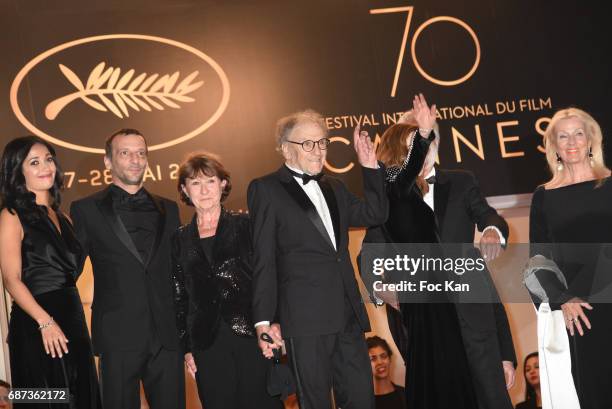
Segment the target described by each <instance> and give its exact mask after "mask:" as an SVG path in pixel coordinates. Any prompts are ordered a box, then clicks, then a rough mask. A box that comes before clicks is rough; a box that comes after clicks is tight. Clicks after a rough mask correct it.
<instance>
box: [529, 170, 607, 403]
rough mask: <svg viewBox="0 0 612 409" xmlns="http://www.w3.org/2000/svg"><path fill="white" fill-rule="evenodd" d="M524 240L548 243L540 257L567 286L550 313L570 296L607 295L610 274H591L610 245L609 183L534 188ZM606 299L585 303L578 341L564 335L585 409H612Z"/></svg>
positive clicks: (579, 396)
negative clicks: (556, 269)
mask: <svg viewBox="0 0 612 409" xmlns="http://www.w3.org/2000/svg"><path fill="white" fill-rule="evenodd" d="M529 240H530V242H531V243H532V247H536V248H537V247H538V246H537V244H538V243H546V244H548V243H551V244H552V246H540V247H541V248H542V249H544V251H546V248H548V249H549V254H543V255H546V256H549V257H551V258H552V259H553V260H554V261H555V263H556V264H557V266H558V267H559V269H560V270H561V272H562V273H563V275H564V276H565V279H566V281H567V285H568V290H566V291H564V293H563V294H562V295H561V298H560V299H559V300H557V301H558V302H557V303H554V302H551V308H553V309H560V303H562V302H565V301H567V300H569V299H570V298H573V297H579V298H582V299H584V300H589V297H591V296H597V295H598V294H599V295H601V292H602V291H603V290H605V289H606V288H607V290H608V291H609V289H610V283H611V281H612V271H610V270H609V269H607V268H606V269H601V268H598V274H597V275H596V274H594V272H595V262H596V261H597V262H598V263H600V262H601V261H602V259H601V256H600V254H602V250H603V253H606V252H607V253H609V250H610V246H611V245H610V243H612V180H610V178H606V179H604V180H603V183H602V184H601V185H598V183H597V182H596V181H588V182H583V183H576V184H573V185H569V186H564V187H561V188H557V189H550V190H546V189H544V188H543V187H539V188H538V189H537V190H536V191H535V192H534V194H533V199H532V204H531V215H530V220H529ZM601 244H605V245H604V246H601ZM533 251H534V250H532V252H533ZM604 257H606V258H608V259H610V257H609V255H604ZM608 263H609V262H608ZM602 273H604V274H602ZM547 292H548V291H547ZM607 298H608V299H605V300H601V299H600V301H603V302H599V303H591V305H592V306H593V310H592V311H589V310H585V315H586V316H587V317H588V319H589V320H590V322H591V325H592V329H591V330H589V329H585V334H584V336H580V335H579V334H578V333H576V334H575V335H574V336H573V337H572V336H570V354H571V358H572V375H573V378H574V383H575V385H576V391H577V393H578V399H579V400H580V406H581V407H582V408H585V409H604V408H605V409H609V408H612V392H611V390H610V388H611V387H612V370H611V369H610V363H611V362H612V352H611V349H610V346H611V345H612V304H611V303H612V299H610V297H607ZM568 336H569V333H568Z"/></svg>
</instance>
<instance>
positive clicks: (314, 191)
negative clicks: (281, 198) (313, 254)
mask: <svg viewBox="0 0 612 409" xmlns="http://www.w3.org/2000/svg"><path fill="white" fill-rule="evenodd" d="M285 166H287V167H288V168H289V169H291V170H292V171H294V172H295V173H299V174H300V175H302V174H304V172H303V171H301V170H299V169H296V168H293V167H291V166H289V165H287V164H285ZM293 178H294V179H295V181H296V182H297V183H298V185H300V187H301V188H302V190H304V193H306V196H308V198H309V199H310V201H311V202H312V204H313V205H314V207H315V208H316V209H317V213H318V214H319V217H320V218H321V220H322V221H323V225H324V226H325V230H327V234H328V235H329V238H330V239H331V242H332V244H333V245H334V250H337V249H336V234H335V233H334V223H333V222H332V218H331V214H330V213H329V207H328V206H327V202H326V201H325V196H323V191H322V190H321V186H319V184H318V183H317V182H316V181H314V180H311V181H309V182H308V183H306V184H303V183H302V178H300V177H298V176H293Z"/></svg>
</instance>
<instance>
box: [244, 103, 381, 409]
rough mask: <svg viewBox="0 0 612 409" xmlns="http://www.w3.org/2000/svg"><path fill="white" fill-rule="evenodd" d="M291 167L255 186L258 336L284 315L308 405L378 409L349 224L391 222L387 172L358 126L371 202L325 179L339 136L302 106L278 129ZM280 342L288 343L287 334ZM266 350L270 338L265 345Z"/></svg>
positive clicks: (308, 408)
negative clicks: (330, 133) (330, 148)
mask: <svg viewBox="0 0 612 409" xmlns="http://www.w3.org/2000/svg"><path fill="white" fill-rule="evenodd" d="M276 136H277V149H278V150H279V151H280V152H281V153H282V155H283V157H284V158H285V164H284V165H283V166H281V168H280V169H279V170H277V171H276V172H274V173H272V174H270V175H267V176H264V177H261V178H258V179H256V180H254V181H253V182H251V184H250V186H249V189H248V196H247V198H248V204H249V211H250V214H251V221H252V224H253V245H254V277H253V288H254V297H253V314H254V322H256V325H255V326H256V329H257V334H258V336H259V335H261V334H262V333H263V332H272V335H274V336H275V337H276V334H275V333H274V330H272V331H271V330H270V326H269V324H270V322H271V321H273V320H275V318H277V317H278V319H279V320H280V324H281V329H282V332H283V336H284V338H285V340H286V341H287V344H286V345H287V351H288V355H289V360H290V363H291V366H292V368H293V371H294V375H295V378H296V383H297V386H298V391H297V392H298V401H299V404H300V408H301V409H330V408H331V389H332V386H333V390H334V395H335V401H336V404H337V406H339V407H341V408H342V409H355V408H364V409H372V408H373V405H374V399H373V386H372V377H371V375H370V365H369V363H368V351H367V346H366V343H365V338H364V334H363V333H364V331H367V330H369V321H368V317H367V314H366V311H365V308H364V306H363V303H362V300H361V296H360V293H359V289H358V286H357V281H356V279H355V275H354V271H353V267H352V264H351V260H350V256H349V251H348V229H349V227H353V226H371V225H378V224H381V223H383V222H384V221H385V219H386V217H387V213H388V203H387V198H386V194H385V190H384V171H383V170H382V169H377V168H378V165H377V162H376V155H375V152H374V147H373V144H372V141H371V140H370V139H369V137H368V135H367V133H365V132H360V131H359V128H358V127H357V128H356V129H355V132H354V144H355V150H356V152H357V157H358V160H359V163H360V164H361V166H362V168H363V181H364V196H365V200H363V199H360V198H357V197H356V196H354V195H353V194H351V193H350V192H349V191H348V190H347V188H346V187H345V185H344V184H342V183H341V182H340V181H339V180H337V179H334V178H330V177H328V176H322V175H321V171H322V169H323V165H324V163H325V157H326V153H327V147H328V145H329V139H328V138H327V128H326V126H325V123H324V121H323V118H322V117H321V115H319V114H317V113H316V112H313V111H304V112H298V113H295V114H293V115H290V116H288V117H286V118H283V119H281V120H280V121H279V123H278V127H277V135H276ZM276 341H277V344H278V343H280V341H279V340H278V339H277V340H276ZM260 347H261V348H262V351H263V352H264V355H266V356H270V355H271V347H270V344H268V343H265V342H261V341H260Z"/></svg>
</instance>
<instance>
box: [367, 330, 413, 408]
mask: <svg viewBox="0 0 612 409" xmlns="http://www.w3.org/2000/svg"><path fill="white" fill-rule="evenodd" d="M366 342H367V344H368V353H369V354H370V364H371V365H372V377H373V380H374V397H375V399H376V409H406V395H405V392H404V388H402V387H401V386H397V385H395V384H394V383H393V382H391V372H390V367H391V356H392V355H393V352H392V351H391V348H390V347H389V344H387V341H385V340H384V339H382V338H380V337H378V336H373V337H369V338H367V339H366Z"/></svg>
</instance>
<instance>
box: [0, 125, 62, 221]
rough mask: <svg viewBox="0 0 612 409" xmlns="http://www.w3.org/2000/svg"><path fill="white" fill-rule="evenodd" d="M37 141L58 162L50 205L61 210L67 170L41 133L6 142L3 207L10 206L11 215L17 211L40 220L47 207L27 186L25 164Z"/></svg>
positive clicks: (0, 164)
mask: <svg viewBox="0 0 612 409" xmlns="http://www.w3.org/2000/svg"><path fill="white" fill-rule="evenodd" d="M36 144H41V145H43V146H45V147H46V148H47V149H48V150H49V153H50V154H51V156H52V158H53V162H54V163H55V169H56V170H55V180H54V181H53V186H52V187H51V189H49V193H50V194H51V199H52V200H51V208H52V209H53V210H55V211H58V210H59V206H60V204H61V196H60V191H61V190H62V189H63V187H64V173H63V172H62V170H61V168H60V166H59V163H58V162H57V157H56V155H55V149H53V146H51V145H50V144H49V143H48V142H47V141H45V140H44V139H42V138H39V137H38V136H32V135H29V136H22V137H19V138H15V139H13V140H12V141H10V142H9V143H8V144H6V146H5V147H4V152H3V153H2V159H0V208H2V209H4V208H6V209H8V211H9V212H11V213H12V214H14V212H15V211H17V210H18V211H19V212H20V214H21V215H23V216H24V217H25V218H26V219H29V220H35V219H38V218H40V217H41V216H43V215H44V214H45V213H44V212H45V210H43V209H42V208H41V207H40V206H38V205H37V204H36V195H35V194H34V193H32V192H30V191H29V190H28V189H27V187H26V182H25V176H24V175H23V163H24V161H25V159H26V157H27V156H28V154H29V153H30V150H31V149H32V146H34V145H36Z"/></svg>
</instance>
